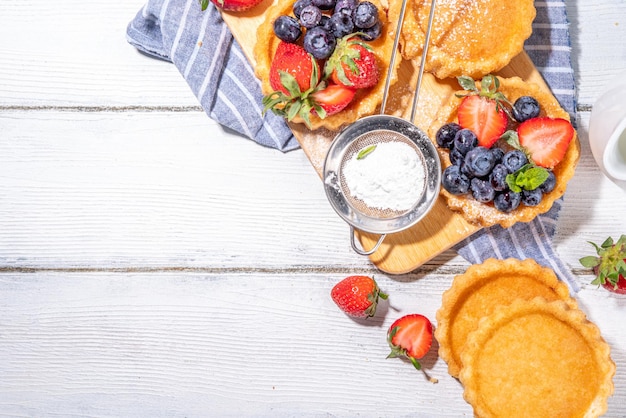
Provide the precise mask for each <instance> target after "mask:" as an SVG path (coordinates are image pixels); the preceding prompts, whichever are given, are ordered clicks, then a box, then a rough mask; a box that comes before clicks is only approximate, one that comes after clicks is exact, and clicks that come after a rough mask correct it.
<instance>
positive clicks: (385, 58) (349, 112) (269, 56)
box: [254, 0, 410, 131]
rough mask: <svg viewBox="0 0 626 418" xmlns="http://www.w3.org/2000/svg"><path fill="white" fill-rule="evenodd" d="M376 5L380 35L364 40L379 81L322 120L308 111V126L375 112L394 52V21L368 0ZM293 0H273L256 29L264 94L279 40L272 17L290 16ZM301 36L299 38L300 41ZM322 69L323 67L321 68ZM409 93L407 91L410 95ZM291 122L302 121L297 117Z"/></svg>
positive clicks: (331, 126)
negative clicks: (369, 49)
mask: <svg viewBox="0 0 626 418" xmlns="http://www.w3.org/2000/svg"><path fill="white" fill-rule="evenodd" d="M370 1H371V2H372V3H374V4H375V5H376V7H378V15H379V18H380V21H381V22H382V24H383V27H384V29H383V32H382V34H381V36H380V37H379V38H378V39H376V40H374V41H371V42H367V44H368V45H370V46H371V47H372V49H373V52H374V54H375V55H376V57H377V58H378V64H379V69H380V74H381V77H380V80H379V82H378V84H377V85H376V86H374V87H372V88H369V89H359V91H357V94H356V95H355V97H354V99H353V100H352V102H351V103H350V104H349V105H348V107H346V108H345V109H344V110H342V111H341V112H339V113H336V114H334V115H330V116H328V117H326V118H324V119H321V118H319V117H318V116H316V115H314V114H311V117H310V122H311V129H312V130H315V129H318V128H322V127H323V128H326V129H329V130H333V131H334V130H338V129H339V128H340V127H341V126H342V125H345V124H348V123H352V122H355V121H356V120H357V119H359V118H361V117H363V116H367V115H371V114H373V113H375V111H376V109H377V108H378V106H379V105H380V104H381V103H382V99H383V93H384V90H385V77H386V74H387V72H388V71H387V70H388V68H389V62H390V60H391V56H392V53H393V41H394V37H395V31H396V24H395V23H393V24H390V22H389V19H388V17H387V12H388V9H387V7H386V6H385V5H383V4H381V3H380V2H379V1H378V0H370ZM293 3H294V0H278V2H276V3H274V4H273V5H272V6H271V7H270V8H269V9H268V10H267V13H266V15H265V20H264V21H263V22H262V23H261V25H260V26H259V28H258V29H257V38H256V39H257V40H256V43H255V45H254V59H255V61H256V67H255V74H256V76H257V78H258V79H259V80H261V89H262V91H263V94H264V95H268V94H270V93H272V92H273V91H274V90H273V89H272V87H271V85H270V80H269V78H270V77H269V74H270V68H271V65H272V60H273V58H274V53H275V52H276V48H277V47H278V44H279V43H280V39H278V37H276V35H274V28H273V25H274V20H276V19H277V18H278V17H279V16H281V15H293V11H292V9H293ZM399 3H400V2H393V5H394V7H396V8H398V7H399ZM301 39H302V37H301V38H300V40H301ZM401 61H402V60H401V57H400V56H398V57H397V58H396V62H395V63H394V64H395V68H394V69H393V71H392V73H393V74H392V77H391V80H390V85H393V84H395V83H396V82H397V80H398V76H397V70H398V67H399V65H400V63H401ZM320 71H322V68H320ZM409 93H410V92H408V91H407V92H406V94H409ZM293 122H296V123H304V121H302V120H301V119H300V118H299V117H296V118H295V119H294V120H293Z"/></svg>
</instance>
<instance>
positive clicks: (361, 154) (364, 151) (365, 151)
mask: <svg viewBox="0 0 626 418" xmlns="http://www.w3.org/2000/svg"><path fill="white" fill-rule="evenodd" d="M375 149H376V144H374V145H370V146H369V147H365V148H363V149H362V150H361V151H359V153H358V154H357V156H356V159H357V160H362V159H363V158H365V157H367V156H368V155H370V154H371V153H372V152H373V151H374V150H375Z"/></svg>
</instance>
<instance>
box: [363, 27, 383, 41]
mask: <svg viewBox="0 0 626 418" xmlns="http://www.w3.org/2000/svg"><path fill="white" fill-rule="evenodd" d="M382 33H383V25H382V23H380V22H376V24H375V25H374V26H372V27H371V28H366V29H359V38H361V39H363V40H364V41H367V42H371V41H373V40H375V39H378V38H380V35H382Z"/></svg>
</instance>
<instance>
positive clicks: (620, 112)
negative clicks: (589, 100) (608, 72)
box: [589, 72, 626, 190]
mask: <svg viewBox="0 0 626 418" xmlns="http://www.w3.org/2000/svg"><path fill="white" fill-rule="evenodd" d="M589 145H590V146H591V152H592V153H593V157H594V158H595V160H596V163H597V164H598V166H599V167H600V170H602V172H603V173H604V175H606V176H607V177H608V178H609V179H610V180H612V181H613V182H614V183H615V184H617V185H618V186H620V187H621V188H622V189H624V190H626V72H623V73H622V74H620V75H619V76H618V77H617V78H615V79H614V80H613V81H611V82H610V83H609V85H608V86H607V88H606V89H605V91H604V93H602V95H601V96H600V97H599V98H598V99H597V100H596V102H595V103H594V105H593V109H592V111H591V119H590V121H589Z"/></svg>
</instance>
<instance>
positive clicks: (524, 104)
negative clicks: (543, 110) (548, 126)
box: [513, 96, 539, 122]
mask: <svg viewBox="0 0 626 418" xmlns="http://www.w3.org/2000/svg"><path fill="white" fill-rule="evenodd" d="M537 116H539V102H538V101H537V100H536V99H535V98H534V97H530V96H522V97H520V98H519V99H517V100H516V101H515V103H514V104H513V117H514V118H515V120H516V121H518V122H524V121H526V120H528V119H531V118H536V117H537Z"/></svg>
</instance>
